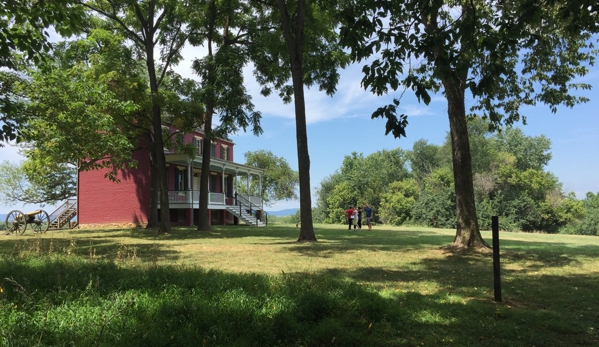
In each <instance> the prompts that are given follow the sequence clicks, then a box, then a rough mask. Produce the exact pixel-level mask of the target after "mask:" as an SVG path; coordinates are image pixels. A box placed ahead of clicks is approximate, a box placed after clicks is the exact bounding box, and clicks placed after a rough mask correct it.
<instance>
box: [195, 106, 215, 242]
mask: <svg viewBox="0 0 599 347" xmlns="http://www.w3.org/2000/svg"><path fill="white" fill-rule="evenodd" d="M213 113H214V111H213V109H210V108H209V107H207V108H206V114H205V119H204V143H203V146H202V173H201V175H200V207H199V209H200V210H199V217H198V229H197V230H198V231H210V229H211V228H210V220H209V219H208V193H209V188H208V185H209V182H208V180H209V178H210V158H211V156H212V154H211V147H212V136H211V135H212V114H213Z"/></svg>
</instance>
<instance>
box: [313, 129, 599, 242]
mask: <svg viewBox="0 0 599 347" xmlns="http://www.w3.org/2000/svg"><path fill="white" fill-rule="evenodd" d="M468 127H469V129H468V130H469V138H470V149H471V152H472V175H473V179H474V193H475V198H476V210H477V214H478V220H479V224H480V228H481V229H483V230H485V229H487V230H488V229H490V228H491V216H495V215H496V216H499V224H500V228H501V229H503V230H511V231H513V230H522V231H530V232H532V231H539V232H547V233H558V232H559V233H570V234H582V235H598V229H599V193H597V194H593V193H591V192H589V193H587V196H586V198H585V199H583V200H579V199H577V198H576V196H575V195H574V193H566V192H564V190H563V187H562V184H561V183H560V182H559V180H558V178H557V177H556V176H555V175H554V174H552V173H551V172H548V171H546V170H545V167H546V166H547V163H548V162H549V160H550V159H551V141H550V140H549V139H548V138H546V137H545V136H543V135H541V136H537V137H531V136H525V135H524V134H523V133H522V130H520V129H519V128H510V127H508V128H503V129H500V131H497V132H494V133H492V132H490V131H489V126H488V124H487V123H486V122H485V121H484V120H482V119H480V118H475V119H472V120H470V121H469V125H468ZM317 196H318V200H317V207H316V208H315V211H314V212H315V213H314V217H315V219H316V221H317V222H324V223H343V222H344V220H345V219H344V214H343V211H344V210H345V209H347V207H348V206H350V205H353V206H355V205H363V204H365V203H369V204H371V205H372V206H373V207H374V209H375V222H378V223H385V224H391V225H421V226H430V227H437V228H455V227H456V205H455V203H456V202H455V189H454V180H453V173H452V163H451V142H450V139H449V135H447V137H446V140H445V143H444V144H443V145H441V146H439V145H434V144H429V143H428V142H427V141H426V140H423V139H421V140H418V141H416V142H415V143H414V145H413V147H412V149H411V150H407V151H406V150H403V149H401V148H397V149H393V150H383V151H379V152H376V153H373V154H370V155H368V156H363V155H362V154H361V153H360V154H359V153H356V152H354V153H351V155H348V156H346V157H345V159H344V160H343V164H342V165H341V168H339V169H338V170H337V171H335V173H333V174H332V175H330V176H329V177H327V178H325V179H324V180H323V181H322V182H321V184H320V187H319V189H318V192H317Z"/></svg>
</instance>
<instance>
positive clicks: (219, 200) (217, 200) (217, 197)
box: [208, 193, 225, 205]
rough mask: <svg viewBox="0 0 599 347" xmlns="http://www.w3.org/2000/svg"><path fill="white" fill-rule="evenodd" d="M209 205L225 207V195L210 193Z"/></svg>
mask: <svg viewBox="0 0 599 347" xmlns="http://www.w3.org/2000/svg"><path fill="white" fill-rule="evenodd" d="M208 203H209V204H210V205H224V204H225V194H223V193H208Z"/></svg>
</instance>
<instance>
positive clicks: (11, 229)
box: [6, 210, 50, 235]
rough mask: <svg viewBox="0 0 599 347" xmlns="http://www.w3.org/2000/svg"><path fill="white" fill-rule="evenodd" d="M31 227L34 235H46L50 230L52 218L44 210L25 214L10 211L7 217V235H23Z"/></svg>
mask: <svg viewBox="0 0 599 347" xmlns="http://www.w3.org/2000/svg"><path fill="white" fill-rule="evenodd" d="M27 225H31V229H32V230H33V232H34V233H45V232H46V231H48V229H49V228H50V216H48V213H47V212H46V211H44V210H36V211H33V212H27V213H23V212H21V211H18V210H14V211H10V212H9V213H8V214H7V215H6V234H7V235H8V234H15V233H16V234H17V235H23V233H24V232H25V230H26V229H27Z"/></svg>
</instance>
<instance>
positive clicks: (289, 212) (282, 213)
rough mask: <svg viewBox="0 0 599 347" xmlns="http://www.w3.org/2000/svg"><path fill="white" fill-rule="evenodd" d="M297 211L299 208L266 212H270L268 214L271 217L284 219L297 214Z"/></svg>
mask: <svg viewBox="0 0 599 347" xmlns="http://www.w3.org/2000/svg"><path fill="white" fill-rule="evenodd" d="M297 210H298V209H297V208H288V209H286V210H280V211H266V212H268V214H269V215H271V216H277V217H282V216H289V215H294V214H295V212H297Z"/></svg>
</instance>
